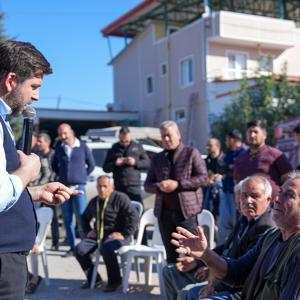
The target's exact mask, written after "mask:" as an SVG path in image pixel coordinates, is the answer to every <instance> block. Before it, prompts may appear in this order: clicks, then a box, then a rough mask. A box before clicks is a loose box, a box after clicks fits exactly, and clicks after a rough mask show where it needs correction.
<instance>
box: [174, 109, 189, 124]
mask: <svg viewBox="0 0 300 300" xmlns="http://www.w3.org/2000/svg"><path fill="white" fill-rule="evenodd" d="M174 119H175V121H176V122H178V123H180V122H183V121H185V119H186V115H185V109H184V108H179V109H176V110H175V111H174Z"/></svg>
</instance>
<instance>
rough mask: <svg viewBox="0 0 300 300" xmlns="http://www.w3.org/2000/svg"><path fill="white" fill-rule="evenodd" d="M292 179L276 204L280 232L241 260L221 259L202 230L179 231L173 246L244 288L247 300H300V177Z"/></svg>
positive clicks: (272, 233) (269, 234)
mask: <svg viewBox="0 0 300 300" xmlns="http://www.w3.org/2000/svg"><path fill="white" fill-rule="evenodd" d="M288 177H289V178H288V179H287V180H286V182H285V183H284V184H283V185H282V187H281V190H280V193H279V197H276V198H275V199H274V204H273V212H272V218H273V220H274V222H275V224H276V225H277V227H278V228H274V229H271V230H269V231H268V232H267V233H266V234H265V235H264V236H263V237H262V238H261V239H259V240H258V242H257V243H256V244H255V245H254V247H252V248H251V249H250V250H249V251H248V252H247V253H246V254H245V255H243V256H242V257H240V258H238V259H228V258H226V257H221V256H218V255H217V254H216V253H215V252H213V251H211V250H209V249H208V247H207V240H206V238H205V235H204V233H203V230H202V228H201V227H198V228H197V235H194V234H192V233H190V232H188V231H187V230H186V229H184V228H182V227H177V228H176V230H177V232H178V233H173V234H172V236H173V238H174V239H173V240H172V243H173V244H174V245H175V246H177V247H178V248H177V252H178V253H183V254H186V255H190V256H192V257H194V258H195V259H200V260H201V261H203V262H204V263H205V265H206V266H207V267H208V268H209V270H210V271H212V272H213V274H214V275H215V276H216V278H218V279H221V280H222V281H223V282H225V283H227V284H229V285H230V286H232V287H241V286H242V287H243V290H242V295H241V299H243V300H253V299H263V300H269V299H272V300H285V299H300V281H299V276H300V173H299V172H294V173H292V174H290V175H289V176H288ZM244 196H246V195H244ZM247 197H251V196H250V195H247ZM202 299H220V298H219V297H214V296H210V297H209V298H202Z"/></svg>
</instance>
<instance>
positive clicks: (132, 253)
mask: <svg viewBox="0 0 300 300" xmlns="http://www.w3.org/2000/svg"><path fill="white" fill-rule="evenodd" d="M148 225H152V226H154V232H153V238H152V241H151V245H150V246H145V245H142V244H141V243H142V238H143V234H144V231H145V229H146V227H147V226H148ZM118 253H119V254H120V256H121V261H122V270H123V277H122V285H123V293H125V294H126V293H127V290H128V282H129V275H130V271H131V267H132V261H133V259H134V258H136V257H143V258H144V259H145V277H146V284H147V285H150V283H151V275H152V259H153V258H155V261H156V264H157V272H158V277H159V285H160V291H161V295H164V294H165V291H164V283H163V278H162V268H163V266H164V264H165V261H164V256H165V251H164V247H163V243H162V240H161V236H160V232H159V228H158V222H157V219H156V217H155V216H154V214H153V209H149V210H147V211H146V212H144V214H143V215H142V218H141V221H140V227H139V232H138V236H137V241H136V244H135V245H128V246H122V247H121V248H120V249H119V250H118Z"/></svg>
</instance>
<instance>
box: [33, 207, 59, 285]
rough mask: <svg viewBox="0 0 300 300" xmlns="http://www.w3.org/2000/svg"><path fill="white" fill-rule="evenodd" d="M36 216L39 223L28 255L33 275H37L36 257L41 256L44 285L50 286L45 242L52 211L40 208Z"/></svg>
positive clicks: (48, 208)
mask: <svg viewBox="0 0 300 300" xmlns="http://www.w3.org/2000/svg"><path fill="white" fill-rule="evenodd" d="M36 216H37V221H38V223H39V229H38V234H37V237H36V239H35V245H34V248H33V250H32V251H30V253H29V259H30V263H31V269H32V272H33V274H34V275H38V255H41V259H42V264H43V268H44V273H45V283H46V285H50V281H49V272H48V260H47V250H46V248H45V241H46V236H47V234H48V231H49V229H50V224H51V221H52V218H53V211H52V209H51V208H50V207H41V208H38V209H37V210H36Z"/></svg>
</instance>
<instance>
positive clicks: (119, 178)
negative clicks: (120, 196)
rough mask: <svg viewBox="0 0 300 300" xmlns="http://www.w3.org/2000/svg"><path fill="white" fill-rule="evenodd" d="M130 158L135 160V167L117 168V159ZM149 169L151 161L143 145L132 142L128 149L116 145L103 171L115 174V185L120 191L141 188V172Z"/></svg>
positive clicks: (107, 158) (109, 152) (110, 151)
mask: <svg viewBox="0 0 300 300" xmlns="http://www.w3.org/2000/svg"><path fill="white" fill-rule="evenodd" d="M129 156H131V157H133V158H134V159H135V161H136V164H135V165H134V166H128V165H123V166H120V167H117V166H116V165H115V162H116V160H117V158H120V157H129ZM149 167H150V159H149V157H148V155H147V154H146V152H145V150H144V149H143V147H142V145H140V144H138V143H136V142H134V141H131V143H130V144H129V146H128V147H127V148H125V147H123V146H122V145H121V144H120V143H115V144H114V145H113V146H112V148H111V149H109V151H108V153H107V156H106V159H105V162H104V164H103V171H104V172H106V173H110V172H112V173H113V177H114V184H115V187H116V189H117V190H118V189H122V188H123V187H127V186H140V185H141V176H140V175H141V170H147V169H148V168H149Z"/></svg>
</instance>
